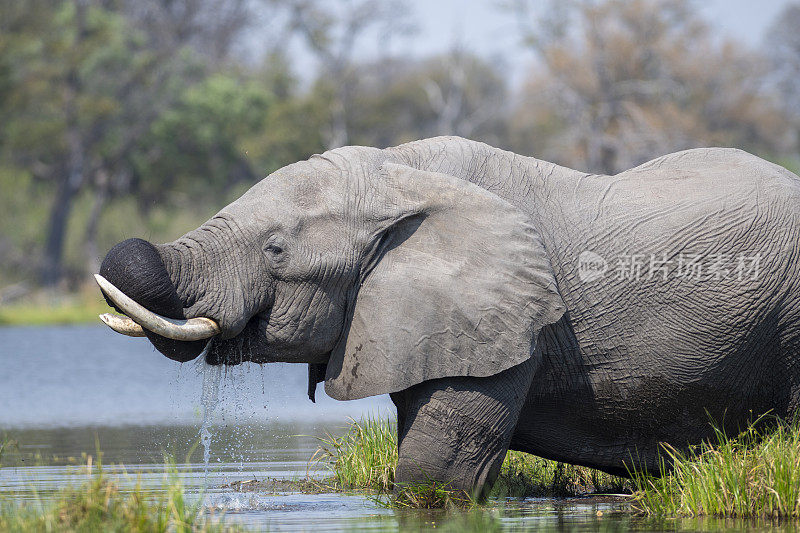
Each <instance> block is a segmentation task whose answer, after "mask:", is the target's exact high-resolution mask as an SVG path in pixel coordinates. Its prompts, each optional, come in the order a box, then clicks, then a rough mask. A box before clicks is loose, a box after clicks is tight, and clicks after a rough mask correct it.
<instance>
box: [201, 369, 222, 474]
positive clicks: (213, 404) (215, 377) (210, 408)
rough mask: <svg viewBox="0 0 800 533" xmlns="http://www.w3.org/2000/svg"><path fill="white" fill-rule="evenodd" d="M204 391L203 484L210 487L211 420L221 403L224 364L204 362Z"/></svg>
mask: <svg viewBox="0 0 800 533" xmlns="http://www.w3.org/2000/svg"><path fill="white" fill-rule="evenodd" d="M201 368H202V372H203V393H202V395H201V397H200V403H201V405H202V407H203V424H202V425H201V426H200V444H201V445H202V446H203V480H204V481H203V485H204V488H206V489H207V488H208V464H209V462H210V461H211V441H212V435H211V422H212V418H213V416H214V411H215V410H216V408H217V404H218V403H219V387H220V380H221V379H222V365H216V366H215V365H209V364H205V361H204V362H203V364H202V366H201Z"/></svg>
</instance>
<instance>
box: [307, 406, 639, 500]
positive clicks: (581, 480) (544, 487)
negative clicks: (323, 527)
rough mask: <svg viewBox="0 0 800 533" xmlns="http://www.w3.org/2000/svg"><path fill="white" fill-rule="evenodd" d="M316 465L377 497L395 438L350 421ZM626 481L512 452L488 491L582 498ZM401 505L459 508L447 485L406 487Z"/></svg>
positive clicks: (387, 423) (380, 423)
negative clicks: (375, 494) (326, 467)
mask: <svg viewBox="0 0 800 533" xmlns="http://www.w3.org/2000/svg"><path fill="white" fill-rule="evenodd" d="M314 460H317V461H322V462H325V463H326V464H327V465H329V467H330V469H331V471H332V473H333V478H334V480H335V483H336V484H337V485H338V486H341V487H345V488H347V487H351V488H366V489H369V490H374V491H378V492H388V491H391V490H392V489H393V485H394V472H395V468H396V466H397V434H396V431H395V424H394V422H393V421H391V420H388V419H381V418H373V417H368V418H364V419H361V420H359V421H353V422H352V423H351V424H350V427H349V428H348V430H347V432H346V433H345V434H344V435H342V436H338V437H337V436H333V435H328V436H327V437H326V438H323V439H321V443H320V447H319V450H317V453H316V454H315V456H314ZM630 488H631V485H630V482H629V481H628V480H625V479H622V478H619V477H615V476H611V475H609V474H606V473H603V472H600V471H598V470H593V469H591V468H585V467H581V466H574V465H567V464H564V463H557V462H555V461H548V460H546V459H541V458H539V457H535V456H533V455H530V454H527V453H522V452H517V451H510V452H509V453H508V454H507V455H506V458H505V461H504V462H503V466H502V469H501V471H500V475H499V477H498V479H497V482H496V483H495V485H494V487H493V489H492V494H491V495H492V496H496V497H517V498H523V497H529V496H576V495H580V494H585V493H591V492H598V493H619V492H623V491H626V490H630ZM403 489H404V490H403V491H401V493H400V500H399V501H398V502H396V503H399V504H400V505H403V506H413V507H437V506H443V505H447V504H448V503H456V504H463V503H465V502H464V501H462V500H461V499H457V500H456V501H452V498H453V497H455V498H458V497H457V496H453V495H451V494H448V490H447V486H446V484H445V485H441V484H438V485H437V484H436V483H421V484H418V485H415V486H413V487H404V488H403Z"/></svg>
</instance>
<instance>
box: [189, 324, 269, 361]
mask: <svg viewBox="0 0 800 533" xmlns="http://www.w3.org/2000/svg"><path fill="white" fill-rule="evenodd" d="M268 317H269V311H267V312H265V313H261V314H258V315H255V316H253V317H252V318H251V319H250V320H248V322H247V324H246V325H245V327H244V329H242V331H241V332H240V333H239V334H238V335H236V336H235V337H231V338H229V339H221V338H220V337H212V338H211V340H210V341H209V343H208V346H207V348H206V351H205V358H206V363H208V364H209V365H238V364H241V363H244V362H246V361H253V362H256V363H261V362H267V361H268V360H269V358H268V350H269V346H268V343H267V339H266V335H265V334H264V332H265V331H266V328H267V323H268Z"/></svg>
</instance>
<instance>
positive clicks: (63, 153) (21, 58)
mask: <svg viewBox="0 0 800 533" xmlns="http://www.w3.org/2000/svg"><path fill="white" fill-rule="evenodd" d="M217 4H219V2H215V1H214V0H207V1H203V2H201V1H200V0H197V1H192V0H185V1H171V0H163V1H162V2H158V1H155V0H153V1H149V2H146V3H142V4H137V7H136V9H135V10H134V11H135V13H133V14H132V13H129V12H125V10H124V9H123V10H120V9H118V8H117V3H116V2H108V1H103V0H72V1H64V0H33V1H31V2H13V1H9V0H3V5H2V13H3V17H2V22H0V24H1V25H2V31H0V33H2V37H1V38H0V47H1V48H0V57H2V60H0V91H3V93H4V104H3V105H2V106H1V107H0V112H1V113H2V117H0V118H2V121H3V124H4V125H5V135H3V136H2V137H0V142H2V149H3V154H4V155H5V156H6V159H7V160H10V161H12V162H13V163H14V164H15V165H17V166H20V167H24V168H28V169H31V170H32V172H33V174H34V176H35V177H36V179H37V180H39V181H40V182H46V183H52V184H53V189H54V190H55V195H54V198H53V204H52V207H51V210H50V215H49V219H48V222H47V226H46V230H45V234H46V237H45V242H44V253H43V260H42V264H41V266H40V269H39V270H40V281H41V282H42V283H44V284H46V285H53V284H55V283H57V282H58V281H59V280H60V279H61V276H62V270H63V268H62V267H63V256H64V242H65V235H66V230H67V225H68V223H69V220H70V214H71V211H72V208H73V205H74V201H75V199H76V198H77V195H78V194H79V192H80V191H82V190H89V191H91V192H92V195H93V206H92V207H91V212H90V215H89V216H88V219H87V222H86V228H85V237H84V243H85V246H86V257H87V260H88V263H89V264H88V268H89V269H92V270H94V269H95V268H96V266H97V265H96V263H95V262H96V260H97V257H98V253H97V249H96V244H95V241H96V234H97V224H98V221H99V218H100V214H101V212H102V210H103V208H104V206H105V205H106V203H107V201H108V199H109V198H110V197H112V196H114V195H116V194H121V193H127V192H129V191H130V190H131V187H132V186H133V185H136V181H135V180H134V177H135V176H136V170H137V168H138V167H137V166H136V164H135V163H137V161H136V160H135V157H134V156H135V154H137V153H139V152H137V150H136V148H137V147H139V145H140V144H141V143H142V142H143V141H144V140H145V139H146V138H148V137H149V136H150V135H151V134H152V132H151V129H152V127H153V126H154V124H155V123H156V121H157V120H160V117H161V115H162V114H163V113H165V112H166V111H167V110H168V109H169V108H170V106H171V105H173V104H174V103H175V102H176V101H178V99H179V98H182V97H185V98H191V96H190V95H189V94H187V90H186V87H191V85H192V84H193V83H196V82H198V81H199V80H202V79H203V78H204V77H205V75H206V72H207V71H208V70H209V69H210V67H209V64H208V62H207V61H205V57H206V55H207V56H208V57H211V58H212V59H214V60H218V59H220V58H221V57H222V56H223V55H224V51H226V50H228V49H229V48H230V43H231V42H232V39H233V37H232V33H233V32H234V28H233V25H234V23H237V21H238V23H239V24H243V23H244V22H243V21H242V19H241V17H238V16H237V17H231V18H230V19H226V18H225V17H221V16H220V17H218V18H215V17H214V16H212V15H213V9H205V10H201V11H200V12H201V13H206V15H205V17H204V18H203V19H202V20H201V19H198V15H197V13H196V12H195V11H193V9H194V8H196V7H198V6H201V5H203V6H205V5H210V6H212V7H213V6H215V5H217ZM122 5H123V7H125V8H128V7H130V6H131V4H129V3H122ZM153 6H163V7H168V8H169V9H168V10H167V11H169V13H171V17H170V18H169V19H168V21H169V25H166V23H165V21H164V19H163V18H162V16H161V15H163V13H162V12H159V13H158V16H150V15H149V14H148V13H150V11H148V9H150V8H152V7H153ZM181 6H183V7H181ZM140 10H141V12H140ZM131 17H134V18H133V19H132V18H131ZM135 17H139V18H135ZM132 20H134V21H135V22H136V24H132V23H131V22H132ZM200 21H206V22H208V21H211V22H214V25H213V27H212V28H211V30H208V28H205V27H203V26H202V25H200ZM221 21H225V23H224V24H221V23H220V22H221ZM218 23H220V24H218ZM207 30H208V31H210V32H211V33H210V34H211V35H220V34H221V35H222V37H219V39H218V41H219V42H218V43H217V45H216V47H212V49H210V51H208V52H207V54H206V55H201V54H198V53H196V52H195V51H194V50H193V49H192V48H191V46H190V45H194V46H199V44H198V43H203V42H205V41H203V40H202V39H201V38H200V37H199V36H205V35H207V34H208V31H207ZM173 31H174V32H175V34H176V35H177V36H176V37H175V38H174V39H173V38H168V36H170V35H171V34H172V33H173ZM226 39H227V40H228V43H227V44H226V43H223V42H222V41H224V40H226ZM215 88H219V87H216V86H215ZM218 96H219V94H217V93H214V94H212V95H211V96H210V97H211V98H215V97H218ZM195 99H197V97H196V96H195ZM194 103H195V104H196V103H197V102H194ZM182 105H184V106H186V105H187V102H186V101H185V100H184V101H182ZM190 105H191V104H190ZM234 112H238V110H234ZM226 133H228V132H226ZM225 142H226V141H225V140H221V143H222V144H224V143H225Z"/></svg>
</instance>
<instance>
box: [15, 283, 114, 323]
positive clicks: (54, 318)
mask: <svg viewBox="0 0 800 533" xmlns="http://www.w3.org/2000/svg"><path fill="white" fill-rule="evenodd" d="M110 311H112V309H111V308H110V307H109V306H108V304H106V302H105V300H104V299H103V297H102V296H101V294H100V290H99V289H98V288H97V286H93V285H91V284H88V283H87V284H86V285H85V286H83V287H81V289H80V290H79V291H77V292H61V291H47V290H42V289H39V290H35V291H31V292H30V293H27V294H25V295H24V296H21V297H19V298H16V299H14V300H13V301H11V302H10V303H6V304H1V305H0V327H2V326H49V325H63V324H89V323H98V324H99V321H98V319H97V315H99V314H101V313H108V312H110Z"/></svg>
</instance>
